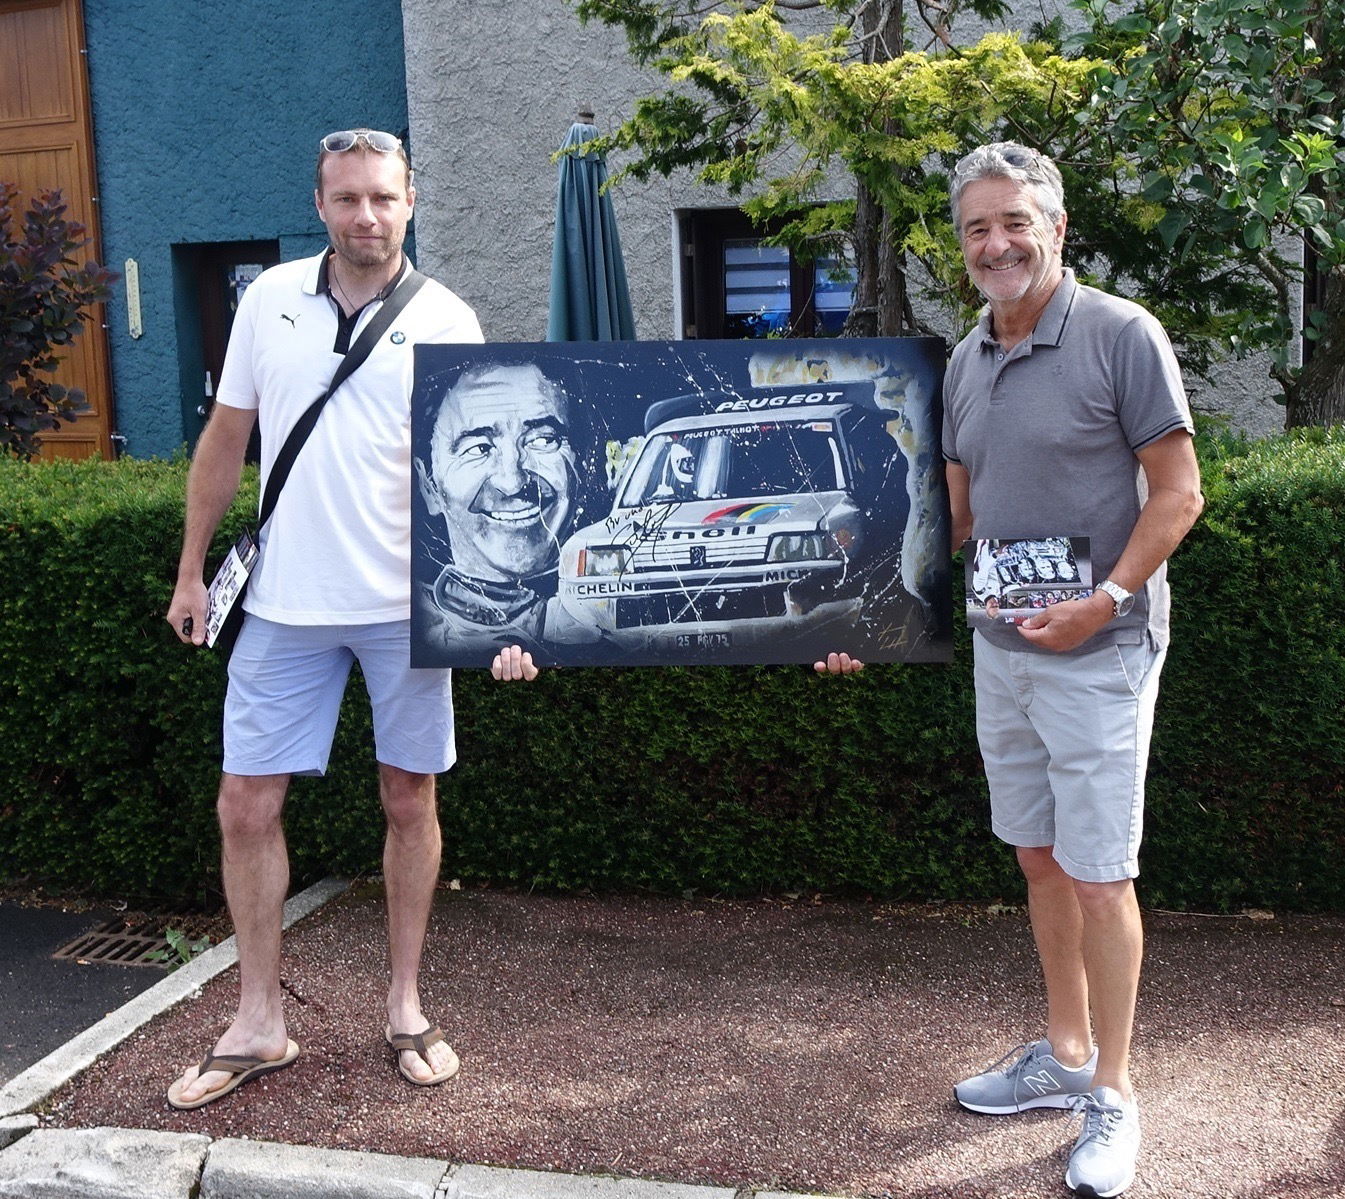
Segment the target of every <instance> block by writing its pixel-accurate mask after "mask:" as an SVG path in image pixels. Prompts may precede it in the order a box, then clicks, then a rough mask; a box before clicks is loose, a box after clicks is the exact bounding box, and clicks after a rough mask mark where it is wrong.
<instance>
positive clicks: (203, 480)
mask: <svg viewBox="0 0 1345 1199" xmlns="http://www.w3.org/2000/svg"><path fill="white" fill-rule="evenodd" d="M256 420H257V413H256V412H255V411H253V410H252V409H245V408H230V407H229V406H228V405H227V404H216V405H215V409H214V412H213V413H212V414H211V417H210V420H209V422H208V423H207V424H206V427H205V430H204V431H203V432H202V433H201V439H200V441H198V442H197V444H196V454H195V456H194V457H193V458H192V464H191V470H190V471H189V472H188V474H187V516H186V521H185V523H184V528H183V533H182V553H181V555H180V556H179V558H178V568H177V586H176V587H175V588H174V590H173V599H172V602H171V603H170V604H169V605H168V623H169V624H170V625H172V627H173V632H174V633H176V634H177V636H178V639H179V640H180V641H184V642H190V643H191V644H193V645H201V644H202V643H203V642H204V641H205V609H206V587H205V579H204V575H205V556H206V554H207V552H208V551H209V549H210V539H211V538H212V537H213V536H214V535H215V530H216V529H217V528H218V527H219V522H220V520H221V519H223V517H224V513H225V512H226V511H228V508H229V505H230V504H231V503H232V502H233V498H234V496H235V495H237V494H238V483H239V480H240V479H241V478H242V475H243V458H244V455H245V454H246V453H247V446H248V438H249V437H251V436H252V426H253V425H254V424H255V423H256ZM188 619H190V620H191V624H190V626H186V627H189V628H190V629H191V632H190V633H189V634H188V633H184V632H183V628H184V625H186V621H187V620H188Z"/></svg>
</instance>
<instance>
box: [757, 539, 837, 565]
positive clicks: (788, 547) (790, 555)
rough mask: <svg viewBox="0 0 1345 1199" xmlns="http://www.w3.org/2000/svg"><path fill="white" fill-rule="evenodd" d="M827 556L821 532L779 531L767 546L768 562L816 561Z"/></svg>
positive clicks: (824, 540)
mask: <svg viewBox="0 0 1345 1199" xmlns="http://www.w3.org/2000/svg"><path fill="white" fill-rule="evenodd" d="M827 556H828V555H827V539H826V537H825V536H824V535H823V534H821V533H777V534H776V535H775V536H774V537H772V538H771V539H770V542H769V544H768V545H767V546H766V561H767V562H816V561H817V560H818V559H819V558H825V557H827Z"/></svg>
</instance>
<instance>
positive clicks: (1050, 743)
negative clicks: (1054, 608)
mask: <svg viewBox="0 0 1345 1199" xmlns="http://www.w3.org/2000/svg"><path fill="white" fill-rule="evenodd" d="M973 641H974V643H975V647H976V733H977V737H978V739H979V740H980V744H981V756H982V758H983V759H984V760H985V774H986V778H987V780H988V781H989V783H990V816H991V822H992V826H993V828H994V830H995V835H996V836H997V837H999V838H1000V839H1001V840H1003V841H1007V842H1008V843H1009V844H1010V845H1018V846H1047V845H1049V846H1052V847H1053V856H1054V857H1055V860H1056V861H1057V862H1058V863H1059V864H1060V868H1061V869H1062V870H1064V872H1065V873H1066V874H1068V875H1069V876H1070V877H1071V878H1076V879H1080V880H1081V881H1083V882H1094V883H1106V882H1116V881H1118V880H1120V879H1126V878H1135V877H1136V876H1137V875H1138V874H1139V847H1140V837H1141V835H1142V833H1143V825H1144V775H1145V770H1146V768H1147V766H1148V760H1149V740H1150V737H1151V735H1152V733H1153V722H1154V704H1155V701H1156V700H1157V698H1158V676H1159V675H1160V674H1161V673H1162V670H1163V659H1164V657H1165V656H1166V652H1167V651H1166V650H1155V649H1153V648H1152V647H1151V646H1150V645H1149V644H1148V643H1147V642H1146V643H1144V644H1142V645H1112V646H1106V647H1104V648H1102V649H1098V650H1091V651H1089V652H1088V653H1085V654H1043V653H1034V652H1031V651H1028V650H1005V649H1000V648H999V647H997V646H994V645H991V644H990V642H988V641H987V640H986V639H985V638H984V637H981V636H979V635H977V636H976V637H974V638H973Z"/></svg>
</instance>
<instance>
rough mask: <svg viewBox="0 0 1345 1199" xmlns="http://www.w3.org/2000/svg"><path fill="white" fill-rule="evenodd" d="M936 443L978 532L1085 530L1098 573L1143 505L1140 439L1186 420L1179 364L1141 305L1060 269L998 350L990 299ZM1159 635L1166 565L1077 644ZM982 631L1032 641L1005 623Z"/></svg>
mask: <svg viewBox="0 0 1345 1199" xmlns="http://www.w3.org/2000/svg"><path fill="white" fill-rule="evenodd" d="M943 389H944V423H943V452H944V456H945V457H946V458H947V459H948V460H949V461H950V462H956V463H959V464H960V465H962V466H963V467H965V468H966V470H967V472H968V474H969V476H970V479H971V511H972V534H971V535H972V536H973V537H976V538H981V537H991V538H1015V539H1016V538H1029V537H1031V538H1041V537H1053V536H1067V537H1087V538H1088V539H1089V542H1090V549H1091V558H1092V572H1093V582H1094V583H1095V584H1096V583H1100V582H1101V581H1102V580H1103V579H1105V578H1106V577H1107V575H1108V573H1109V572H1110V571H1111V569H1112V567H1113V566H1115V565H1116V561H1117V559H1118V558H1119V557H1120V556H1121V551H1122V550H1123V549H1124V548H1125V545H1126V542H1127V541H1128V540H1129V539H1130V534H1131V532H1132V531H1133V530H1134V527H1135V521H1136V520H1137V519H1138V517H1139V511H1140V507H1141V505H1142V504H1143V503H1144V500H1145V495H1146V490H1145V486H1144V475H1143V472H1142V471H1141V470H1140V467H1139V460H1138V459H1137V458H1136V457H1135V452H1136V451H1137V450H1141V449H1143V448H1144V447H1145V446H1146V445H1149V444H1150V443H1152V442H1155V441H1158V440H1159V439H1160V438H1162V437H1165V436H1167V434H1169V433H1171V432H1173V431H1174V430H1177V429H1185V430H1186V431H1187V432H1188V433H1189V432H1192V431H1193V427H1192V424H1191V411H1190V408H1189V407H1188V406H1187V402H1186V391H1185V389H1184V388H1183V386H1182V379H1181V371H1180V369H1179V367H1178V365H1177V359H1176V357H1175V355H1174V354H1173V352H1172V347H1171V345H1170V344H1169V342H1168V339H1167V335H1166V334H1165V333H1164V332H1163V327H1162V326H1161V325H1160V324H1159V323H1158V321H1157V320H1156V319H1155V318H1154V317H1153V316H1152V315H1151V314H1150V313H1149V312H1147V311H1146V310H1145V309H1143V308H1141V307H1140V306H1139V305H1138V304H1135V303H1132V302H1131V301H1129V300H1122V299H1119V298H1117V297H1116V296H1111V295H1108V294H1107V293H1106V292H1102V291H1098V290H1097V289H1096V288H1093V287H1086V286H1084V285H1083V284H1080V283H1078V282H1076V280H1075V278H1074V272H1073V271H1070V270H1066V271H1065V277H1064V279H1063V280H1062V281H1061V283H1060V285H1059V286H1058V287H1057V288H1056V291H1055V294H1054V295H1053V296H1052V297H1051V300H1050V303H1049V304H1047V306H1046V310H1045V311H1044V312H1043V313H1042V315H1041V319H1040V320H1038V322H1037V327H1036V328H1035V329H1034V330H1033V331H1032V335H1031V336H1030V337H1026V338H1024V339H1023V340H1022V341H1021V342H1019V343H1018V344H1017V345H1016V346H1014V347H1013V349H1011V350H1009V351H1008V352H1005V351H1004V350H1003V349H1002V348H1001V347H1000V345H999V343H998V342H996V341H995V339H994V336H993V334H992V333H991V326H990V312H989V309H988V308H987V309H986V311H985V312H984V313H982V315H981V319H980V322H979V323H978V324H977V326H976V328H974V329H973V330H972V331H971V332H970V333H968V334H967V336H966V337H964V338H963V339H962V341H961V342H959V343H958V345H957V347H956V349H954V350H953V355H952V359H951V361H950V363H949V366H948V373H947V375H946V376H945V378H944V385H943ZM1146 632H1147V634H1148V636H1149V637H1150V638H1151V639H1152V641H1153V642H1154V644H1156V645H1159V646H1163V645H1166V644H1167V639H1168V589H1167V566H1166V564H1165V565H1163V566H1161V567H1159V568H1158V570H1157V571H1155V572H1154V574H1153V576H1152V577H1151V578H1150V579H1149V581H1148V582H1147V583H1146V584H1145V586H1144V588H1143V590H1142V591H1141V592H1140V593H1139V594H1137V595H1136V597H1135V606H1134V608H1132V609H1131V612H1130V615H1129V616H1126V617H1124V618H1121V619H1118V620H1115V621H1113V622H1112V623H1111V624H1109V625H1107V626H1106V627H1105V628H1104V629H1103V630H1102V631H1101V632H1100V633H1099V634H1098V635H1097V636H1096V637H1093V638H1092V639H1090V640H1089V641H1086V642H1085V643H1084V644H1083V645H1082V646H1080V647H1079V648H1078V650H1076V651H1074V652H1076V653H1084V652H1086V651H1088V650H1091V649H1096V648H1098V647H1099V646H1101V645H1105V644H1109V643H1129V644H1138V643H1139V642H1141V641H1143V640H1144V639H1145V634H1146ZM985 635H986V636H988V637H989V638H990V640H991V641H993V642H994V643H995V644H997V645H1001V646H1003V647H1005V648H1007V649H1025V650H1035V651H1038V652H1041V653H1049V652H1051V651H1049V650H1038V647H1037V646H1034V645H1033V644H1032V643H1031V642H1029V641H1028V640H1027V638H1025V637H1023V636H1021V635H1020V634H1019V633H1018V631H1017V629H1015V628H1014V627H1013V626H1012V625H1009V624H1002V625H996V626H994V627H993V628H991V629H990V630H986V631H985Z"/></svg>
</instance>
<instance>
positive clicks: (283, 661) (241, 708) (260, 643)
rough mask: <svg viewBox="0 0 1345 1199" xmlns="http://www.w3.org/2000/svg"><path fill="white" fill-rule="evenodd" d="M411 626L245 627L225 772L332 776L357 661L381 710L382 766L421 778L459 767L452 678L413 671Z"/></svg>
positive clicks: (227, 718)
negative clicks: (343, 706)
mask: <svg viewBox="0 0 1345 1199" xmlns="http://www.w3.org/2000/svg"><path fill="white" fill-rule="evenodd" d="M410 626H411V622H410V621H407V620H400V621H390V622H384V623H379V624H364V625H287V624H276V623H275V622H273V621H269V620H262V619H261V617H259V616H252V615H248V616H246V617H245V618H244V621H243V628H242V631H241V632H240V633H239V634H238V642H237V644H236V645H235V646H234V652H233V656H232V657H231V658H230V659H229V690H228V694H227V695H226V696H225V700H224V769H225V771H226V772H227V773H229V774H242V775H258V774H322V773H324V772H325V771H326V769H327V759H328V756H329V755H330V754H331V748H332V737H333V735H334V734H335V732H336V720H337V717H338V716H339V715H340V711H341V697H342V696H343V695H344V694H345V690H346V681H347V679H348V678H349V676H350V668H351V666H352V665H354V663H355V662H356V661H358V662H359V664H360V670H361V671H362V673H363V674H364V682H365V685H366V687H367V688H368V690H369V700H370V702H371V704H372V705H373V715H374V747H375V751H376V753H377V756H378V760H379V761H380V762H382V763H384V764H385V765H388V766H396V767H399V768H400V769H402V770H408V771H411V772H412V773H413V774H438V773H439V772H440V771H443V770H447V769H448V768H449V767H450V766H452V765H453V762H454V759H455V758H456V757H457V751H456V748H455V746H454V740H453V692H452V685H451V673H450V672H449V671H448V670H412V669H411V666H410V660H411V632H410Z"/></svg>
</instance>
